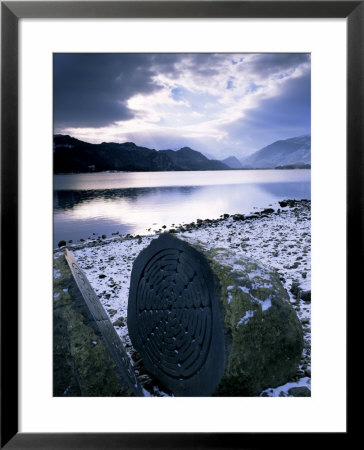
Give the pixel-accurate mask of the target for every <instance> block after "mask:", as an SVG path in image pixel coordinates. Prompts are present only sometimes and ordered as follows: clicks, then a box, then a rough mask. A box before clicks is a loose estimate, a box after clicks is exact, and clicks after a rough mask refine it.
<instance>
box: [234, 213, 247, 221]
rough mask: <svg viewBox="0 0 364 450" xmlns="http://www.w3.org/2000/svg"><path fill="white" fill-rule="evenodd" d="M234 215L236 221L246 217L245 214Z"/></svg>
mask: <svg viewBox="0 0 364 450" xmlns="http://www.w3.org/2000/svg"><path fill="white" fill-rule="evenodd" d="M232 217H233V219H234V220H235V221H238V220H244V219H245V216H244V214H234V215H233V216H232Z"/></svg>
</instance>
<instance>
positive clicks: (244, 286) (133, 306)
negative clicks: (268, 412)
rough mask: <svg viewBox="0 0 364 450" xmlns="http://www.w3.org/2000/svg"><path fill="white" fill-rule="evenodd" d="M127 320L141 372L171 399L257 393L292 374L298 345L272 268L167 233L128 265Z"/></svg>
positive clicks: (298, 332)
mask: <svg viewBox="0 0 364 450" xmlns="http://www.w3.org/2000/svg"><path fill="white" fill-rule="evenodd" d="M186 240H187V238H186ZM233 265H234V270H232V266H233ZM127 323H128V329H129V335H130V338H131V341H132V343H133V346H134V348H135V349H136V350H137V351H138V352H139V353H140V355H141V357H142V359H143V362H144V364H145V367H146V368H147V370H148V371H149V372H150V373H151V374H152V375H154V376H155V377H156V378H157V379H159V380H160V381H161V382H162V383H163V384H164V385H165V386H166V387H167V388H168V389H170V390H171V391H172V392H173V393H174V395H176V396H208V395H215V396H257V395H259V393H260V392H262V391H263V390H264V389H266V388H268V387H277V386H280V385H283V384H285V383H286V382H287V381H288V380H289V379H290V378H291V377H293V376H295V374H296V372H297V368H298V364H299V362H300V358H301V355H302V349H303V333H302V328H301V324H300V322H299V320H298V318H297V316H296V313H295V311H294V309H293V308H292V306H291V305H290V302H289V296H288V294H287V292H286V291H285V289H284V288H283V285H282V283H281V282H280V280H279V275H278V274H277V273H276V272H274V271H271V270H270V269H267V268H264V267H262V266H261V265H259V264H258V263H257V262H255V261H252V260H249V259H246V258H241V257H239V258H234V257H233V255H232V254H231V253H230V251H228V250H226V249H221V248H214V249H212V250H208V249H207V248H206V247H202V246H201V244H199V243H197V242H192V241H189V243H187V242H184V241H182V240H180V239H177V238H175V237H174V236H172V235H170V234H162V235H161V236H160V237H159V238H158V239H155V240H153V241H152V242H151V244H150V245H149V247H147V248H146V249H144V250H143V251H142V252H141V253H140V254H139V256H138V257H137V258H136V260H135V262H134V265H133V270H132V275H131V284H130V293H129V302H128V317H127Z"/></svg>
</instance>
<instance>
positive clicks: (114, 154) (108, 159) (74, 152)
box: [53, 134, 228, 173]
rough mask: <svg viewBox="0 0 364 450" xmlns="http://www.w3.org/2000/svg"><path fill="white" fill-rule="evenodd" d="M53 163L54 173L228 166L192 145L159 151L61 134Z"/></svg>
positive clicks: (56, 137) (57, 136) (55, 146)
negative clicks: (192, 147)
mask: <svg viewBox="0 0 364 450" xmlns="http://www.w3.org/2000/svg"><path fill="white" fill-rule="evenodd" d="M53 163H54V173H84V172H104V171H108V170H116V171H133V172H149V171H172V170H226V169H228V167H227V166H226V165H224V164H223V163H221V162H219V161H210V160H209V159H207V158H205V156H203V155H201V153H199V152H197V151H195V150H192V149H190V148H188V147H185V148H182V149H180V150H178V151H173V150H161V151H157V150H154V149H153V150H152V149H149V148H146V147H139V146H137V145H136V144H134V143H133V142H124V143H122V144H118V143H115V142H103V143H102V144H90V143H88V142H83V141H80V140H78V139H75V138H73V137H71V136H68V135H61V134H58V135H55V136H54V141H53Z"/></svg>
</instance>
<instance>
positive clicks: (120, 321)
mask: <svg viewBox="0 0 364 450" xmlns="http://www.w3.org/2000/svg"><path fill="white" fill-rule="evenodd" d="M113 325H114V327H125V321H124V317H119V318H118V319H117V320H115V322H113Z"/></svg>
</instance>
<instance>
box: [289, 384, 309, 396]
mask: <svg viewBox="0 0 364 450" xmlns="http://www.w3.org/2000/svg"><path fill="white" fill-rule="evenodd" d="M288 394H289V395H292V396H293V397H311V391H310V390H309V389H308V387H306V386H300V387H293V388H291V389H289V390H288Z"/></svg>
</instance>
